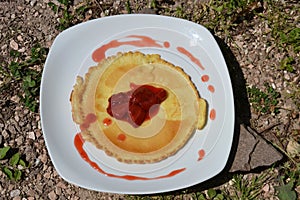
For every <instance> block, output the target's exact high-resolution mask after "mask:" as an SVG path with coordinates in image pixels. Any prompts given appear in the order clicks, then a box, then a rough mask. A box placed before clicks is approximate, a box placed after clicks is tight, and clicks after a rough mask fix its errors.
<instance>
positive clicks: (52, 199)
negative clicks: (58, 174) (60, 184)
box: [48, 190, 57, 200]
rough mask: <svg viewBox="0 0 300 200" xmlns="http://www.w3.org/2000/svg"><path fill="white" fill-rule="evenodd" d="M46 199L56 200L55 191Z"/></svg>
mask: <svg viewBox="0 0 300 200" xmlns="http://www.w3.org/2000/svg"><path fill="white" fill-rule="evenodd" d="M48 197H49V199H50V200H56V199H57V195H56V194H55V191H54V190H52V191H51V192H50V193H48Z"/></svg>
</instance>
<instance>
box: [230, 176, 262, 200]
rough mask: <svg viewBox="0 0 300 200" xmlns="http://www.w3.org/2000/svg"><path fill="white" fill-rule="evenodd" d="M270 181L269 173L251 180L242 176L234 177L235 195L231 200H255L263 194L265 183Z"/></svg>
mask: <svg viewBox="0 0 300 200" xmlns="http://www.w3.org/2000/svg"><path fill="white" fill-rule="evenodd" d="M267 179H268V173H264V174H261V175H258V176H255V175H254V176H253V177H252V178H251V179H248V178H245V177H244V175H242V174H236V175H234V177H233V187H234V194H232V195H231V196H230V199H247V200H255V199H257V197H258V196H259V194H260V193H261V188H262V186H263V184H264V182H265V181H266V180H267Z"/></svg>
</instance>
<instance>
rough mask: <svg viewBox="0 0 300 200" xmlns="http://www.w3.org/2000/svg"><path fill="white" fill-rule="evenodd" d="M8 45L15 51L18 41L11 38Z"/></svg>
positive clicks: (17, 47)
mask: <svg viewBox="0 0 300 200" xmlns="http://www.w3.org/2000/svg"><path fill="white" fill-rule="evenodd" d="M9 46H10V47H11V48H12V49H13V50H16V51H17V50H18V49H19V45H18V43H16V41H14V40H11V41H10V43H9Z"/></svg>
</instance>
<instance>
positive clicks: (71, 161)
mask: <svg viewBox="0 0 300 200" xmlns="http://www.w3.org/2000/svg"><path fill="white" fill-rule="evenodd" d="M112 41H117V42H118V45H117V46H111V47H110V48H108V49H107V50H106V51H105V56H106V57H107V56H110V55H114V54H116V53H117V52H126V51H141V52H143V53H157V54H160V55H161V57H162V58H163V59H165V60H167V61H169V62H171V63H173V64H174V65H178V66H181V67H182V68H183V69H184V71H185V72H186V73H187V74H189V75H190V77H191V79H192V81H193V82H194V84H195V85H196V87H197V89H198V91H199V93H200V95H201V97H202V98H204V99H206V100H207V102H208V122H207V124H206V126H205V128H204V129H203V130H201V131H199V130H197V131H196V133H195V134H194V135H193V137H192V138H191V139H190V140H189V142H188V143H187V144H186V145H185V146H184V147H183V148H182V149H181V150H180V151H179V152H178V153H176V155H174V156H171V157H170V158H168V159H166V160H164V161H161V162H158V163H155V164H140V165H139V164H125V163H119V162H117V161H116V160H115V159H113V158H111V157H108V156H107V155H105V153H103V152H102V151H101V150H98V149H96V148H95V147H93V145H91V144H89V143H88V142H85V143H84V145H83V148H84V150H85V151H86V153H87V155H88V156H89V158H90V160H92V161H93V162H95V164H96V165H97V166H98V167H99V168H100V169H101V170H102V171H101V172H99V170H98V171H97V170H95V169H94V168H92V167H91V165H90V164H89V163H88V162H86V161H85V160H84V159H82V157H81V156H80V154H79V152H78V151H77V149H76V148H75V145H74V138H75V136H76V134H77V133H78V127H77V126H76V124H75V123H74V122H73V120H72V114H71V105H70V101H69V97H70V93H71V91H72V89H73V85H74V83H75V79H76V76H78V75H80V76H83V75H84V74H85V73H86V72H87V70H88V68H89V67H90V66H93V65H96V64H97V62H96V61H97V59H96V61H95V59H93V57H92V55H93V52H95V51H96V50H97V49H99V48H101V47H103V46H104V45H107V44H111V43H112ZM149 41H151V42H150V43H149ZM137 44H139V45H137ZM153 44H155V45H153ZM40 95H41V96H40V108H41V122H42V129H43V134H44V138H45V142H46V146H47V149H48V152H49V155H50V157H51V160H52V162H53V164H54V167H55V168H56V170H57V172H58V173H59V174H60V176H62V177H63V178H64V179H65V180H66V181H68V182H70V183H73V184H76V185H78V186H81V187H84V188H87V189H91V190H96V191H102V192H112V193H127V194H147V193H159V192H166V191H171V190H177V189H181V188H186V187H189V186H192V185H195V184H198V183H201V182H203V181H205V180H207V179H210V178H212V177H214V176H215V175H217V174H218V173H219V172H221V171H222V169H223V168H224V166H225V165H226V162H227V159H228V156H229V152H230V149H231V143H232V138H233V129H234V102H233V93H232V86H231V81H230V77H229V73H228V70H227V66H226V63H225V61H224V58H223V55H222V53H221V51H220V48H219V46H218V44H217V43H216V41H215V39H214V38H213V36H212V35H211V33H210V32H209V31H208V30H207V29H206V28H204V27H203V26H201V25H199V24H195V23H193V22H189V21H186V20H182V19H178V18H172V17H166V16H158V15H139V14H132V15H118V16H112V17H105V18H101V19H96V20H91V21H88V22H85V23H82V24H79V25H76V26H74V27H71V28H69V29H67V30H65V31H63V32H62V33H60V34H59V35H58V36H57V38H56V39H55V41H54V43H53V45H52V47H51V49H50V51H49V54H48V57H47V60H46V63H45V67H44V71H43V76H42V84H41V94H40Z"/></svg>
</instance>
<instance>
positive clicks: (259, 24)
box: [0, 0, 300, 200]
mask: <svg viewBox="0 0 300 200" xmlns="http://www.w3.org/2000/svg"><path fill="white" fill-rule="evenodd" d="M52 2H54V4H56V5H59V6H61V7H62V8H63V6H62V5H61V4H60V3H59V2H58V1H52ZM91 2H92V3H91V4H93V5H96V6H94V7H91V8H90V9H88V10H87V11H86V12H85V13H84V15H82V16H81V18H77V19H73V20H72V22H70V24H69V25H73V24H76V23H79V22H82V21H86V20H89V19H92V18H96V17H103V16H105V15H115V14H123V13H128V12H129V10H128V2H130V7H131V9H132V10H131V12H143V13H145V12H146V13H157V14H165V15H173V16H179V15H181V16H180V17H184V18H188V19H190V20H193V21H195V22H197V23H201V22H198V21H197V19H198V18H197V17H194V16H195V15H196V14H195V13H197V12H199V9H204V7H201V4H200V3H199V2H198V1H177V3H176V2H175V1H157V2H158V3H159V5H160V9H150V8H149V4H148V3H145V2H143V1H110V0H107V1H91ZM149 2H150V1H149ZM292 2H293V1H292ZM48 3H49V0H43V1H36V0H25V1H4V2H0V30H1V32H0V48H1V49H0V52H1V53H0V63H1V66H4V65H5V64H7V63H10V62H12V61H22V60H26V59H27V58H28V57H29V56H30V49H31V48H32V47H33V46H34V45H35V44H37V43H38V44H40V45H41V46H42V47H46V48H50V47H51V44H52V42H53V40H54V38H55V37H56V36H57V35H58V34H59V32H60V30H59V29H58V28H57V26H59V25H60V23H59V21H58V18H59V17H61V16H62V15H61V12H59V11H57V12H54V10H53V8H52V7H50V6H49V5H48ZM80 3H82V1H74V4H73V5H72V6H71V7H70V8H69V10H70V11H71V12H72V11H73V10H74V9H75V8H76V6H78V5H80ZM293 3H294V4H296V1H294V2H293ZM179 5H182V7H183V8H184V11H183V12H182V13H180V12H178V9H177V8H178V6H179ZM258 7H259V8H262V9H266V8H267V5H264V4H260V5H259V6H258ZM162 8H163V9H162ZM166 8H168V9H166ZM298 8H299V7H298ZM176 9H177V12H175V11H176ZM286 9H287V12H290V13H289V14H291V15H294V16H295V17H294V20H295V21H296V25H297V26H298V27H299V12H298V13H297V12H296V13H295V12H293V11H289V10H288V7H287V8H286ZM166 10H168V12H167V11H166ZM172 11H174V12H172ZM262 14H264V13H262ZM207 21H208V19H206V20H204V21H203V23H207ZM297 22H298V23H297ZM271 31H272V30H271V26H270V25H269V24H268V23H267V21H266V20H262V18H258V17H254V18H252V19H251V20H248V23H240V24H239V25H238V26H237V27H235V28H234V29H233V30H230V37H229V36H228V34H227V33H224V32H222V31H219V30H218V29H217V28H216V29H215V31H214V32H215V35H216V37H218V38H219V40H220V43H222V44H224V46H226V48H227V49H229V50H227V51H229V52H230V53H231V55H227V57H228V56H232V60H234V62H235V66H237V67H238V68H239V70H240V71H241V73H242V76H243V80H244V81H245V85H246V86H255V87H257V88H259V89H261V90H265V89H266V88H267V86H266V84H265V83H268V84H269V85H270V86H271V87H272V88H273V89H274V90H276V91H277V92H279V93H280V95H281V97H280V98H279V103H278V104H277V105H276V108H278V109H279V113H277V114H272V113H268V114H262V113H260V112H257V111H256V110H255V109H254V108H253V106H251V104H249V105H250V106H248V109H249V112H248V111H247V110H243V111H240V112H239V113H240V114H241V115H240V118H241V120H242V121H243V122H244V123H248V124H249V125H250V126H251V127H252V128H254V129H255V130H257V131H258V132H259V133H261V135H262V136H263V137H265V138H266V139H267V140H268V141H270V142H272V143H274V144H276V145H278V146H279V147H281V148H282V149H286V147H287V145H288V141H289V140H288V139H291V138H294V139H296V140H299V135H300V134H299V132H300V118H299V114H300V112H299V102H300V100H299V96H300V95H299V88H300V87H299V86H300V80H299V79H300V76H299V74H300V69H299V53H298V54H293V55H292V56H293V57H294V58H295V59H296V60H295V61H294V62H295V63H297V64H298V65H295V66H296V69H295V71H294V72H288V71H287V70H280V69H279V68H278V66H280V62H281V60H283V59H284V58H285V57H287V55H289V56H291V51H289V50H282V49H280V48H277V46H276V45H275V44H274V43H273V41H272V37H271V36H270V35H271ZM267 44H268V45H267ZM11 50H15V51H18V52H20V53H21V55H22V56H20V57H18V58H12V57H11V56H10V51H11ZM232 62H233V61H232ZM35 67H36V68H37V70H40V71H41V70H42V67H43V66H42V65H37V66H35ZM4 71H7V69H6V68H5V67H4ZM232 78H234V77H232ZM8 83H9V84H8ZM0 85H2V86H3V85H6V86H7V87H6V88H5V89H2V90H1V94H0V105H1V112H0V130H1V135H0V147H2V146H8V145H9V146H11V147H13V148H15V149H16V150H18V151H19V152H20V153H21V154H22V155H24V159H25V160H26V161H27V162H28V163H30V164H31V166H30V167H29V168H28V169H25V173H24V178H23V179H22V180H21V181H18V182H14V181H10V180H8V179H7V178H6V176H5V175H4V173H3V172H2V171H0V199H14V200H17V199H24V200H25V199H28V200H31V199H51V200H55V199H61V200H62V199H123V198H125V196H124V195H119V194H106V193H99V192H94V191H89V190H85V189H82V188H79V187H76V186H74V185H72V184H69V183H67V182H65V181H64V180H63V179H62V178H61V177H60V176H59V175H58V174H57V172H56V171H55V169H54V167H53V165H52V163H51V160H50V158H49V156H48V153H47V149H46V147H45V142H44V138H43V134H42V130H41V125H40V116H39V113H38V112H32V111H30V110H29V109H27V108H26V107H25V106H24V105H23V104H22V103H21V99H20V97H19V95H20V93H21V92H22V90H20V88H21V85H20V83H19V82H18V81H15V80H13V79H9V78H7V77H6V76H5V75H3V74H2V73H0ZM234 89H235V88H234ZM296 92H298V93H296ZM297 95H298V96H297ZM278 133H280V134H278ZM292 134H293V135H292ZM291 135H292V136H291ZM283 138H287V139H286V140H282V139H283ZM272 188H273V189H272ZM265 193H266V195H265V196H264V197H265V199H276V198H275V197H274V187H273V186H272V185H271V186H270V188H268V189H267V191H266V192H265ZM184 197H186V198H188V197H189V195H185V196H184Z"/></svg>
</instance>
